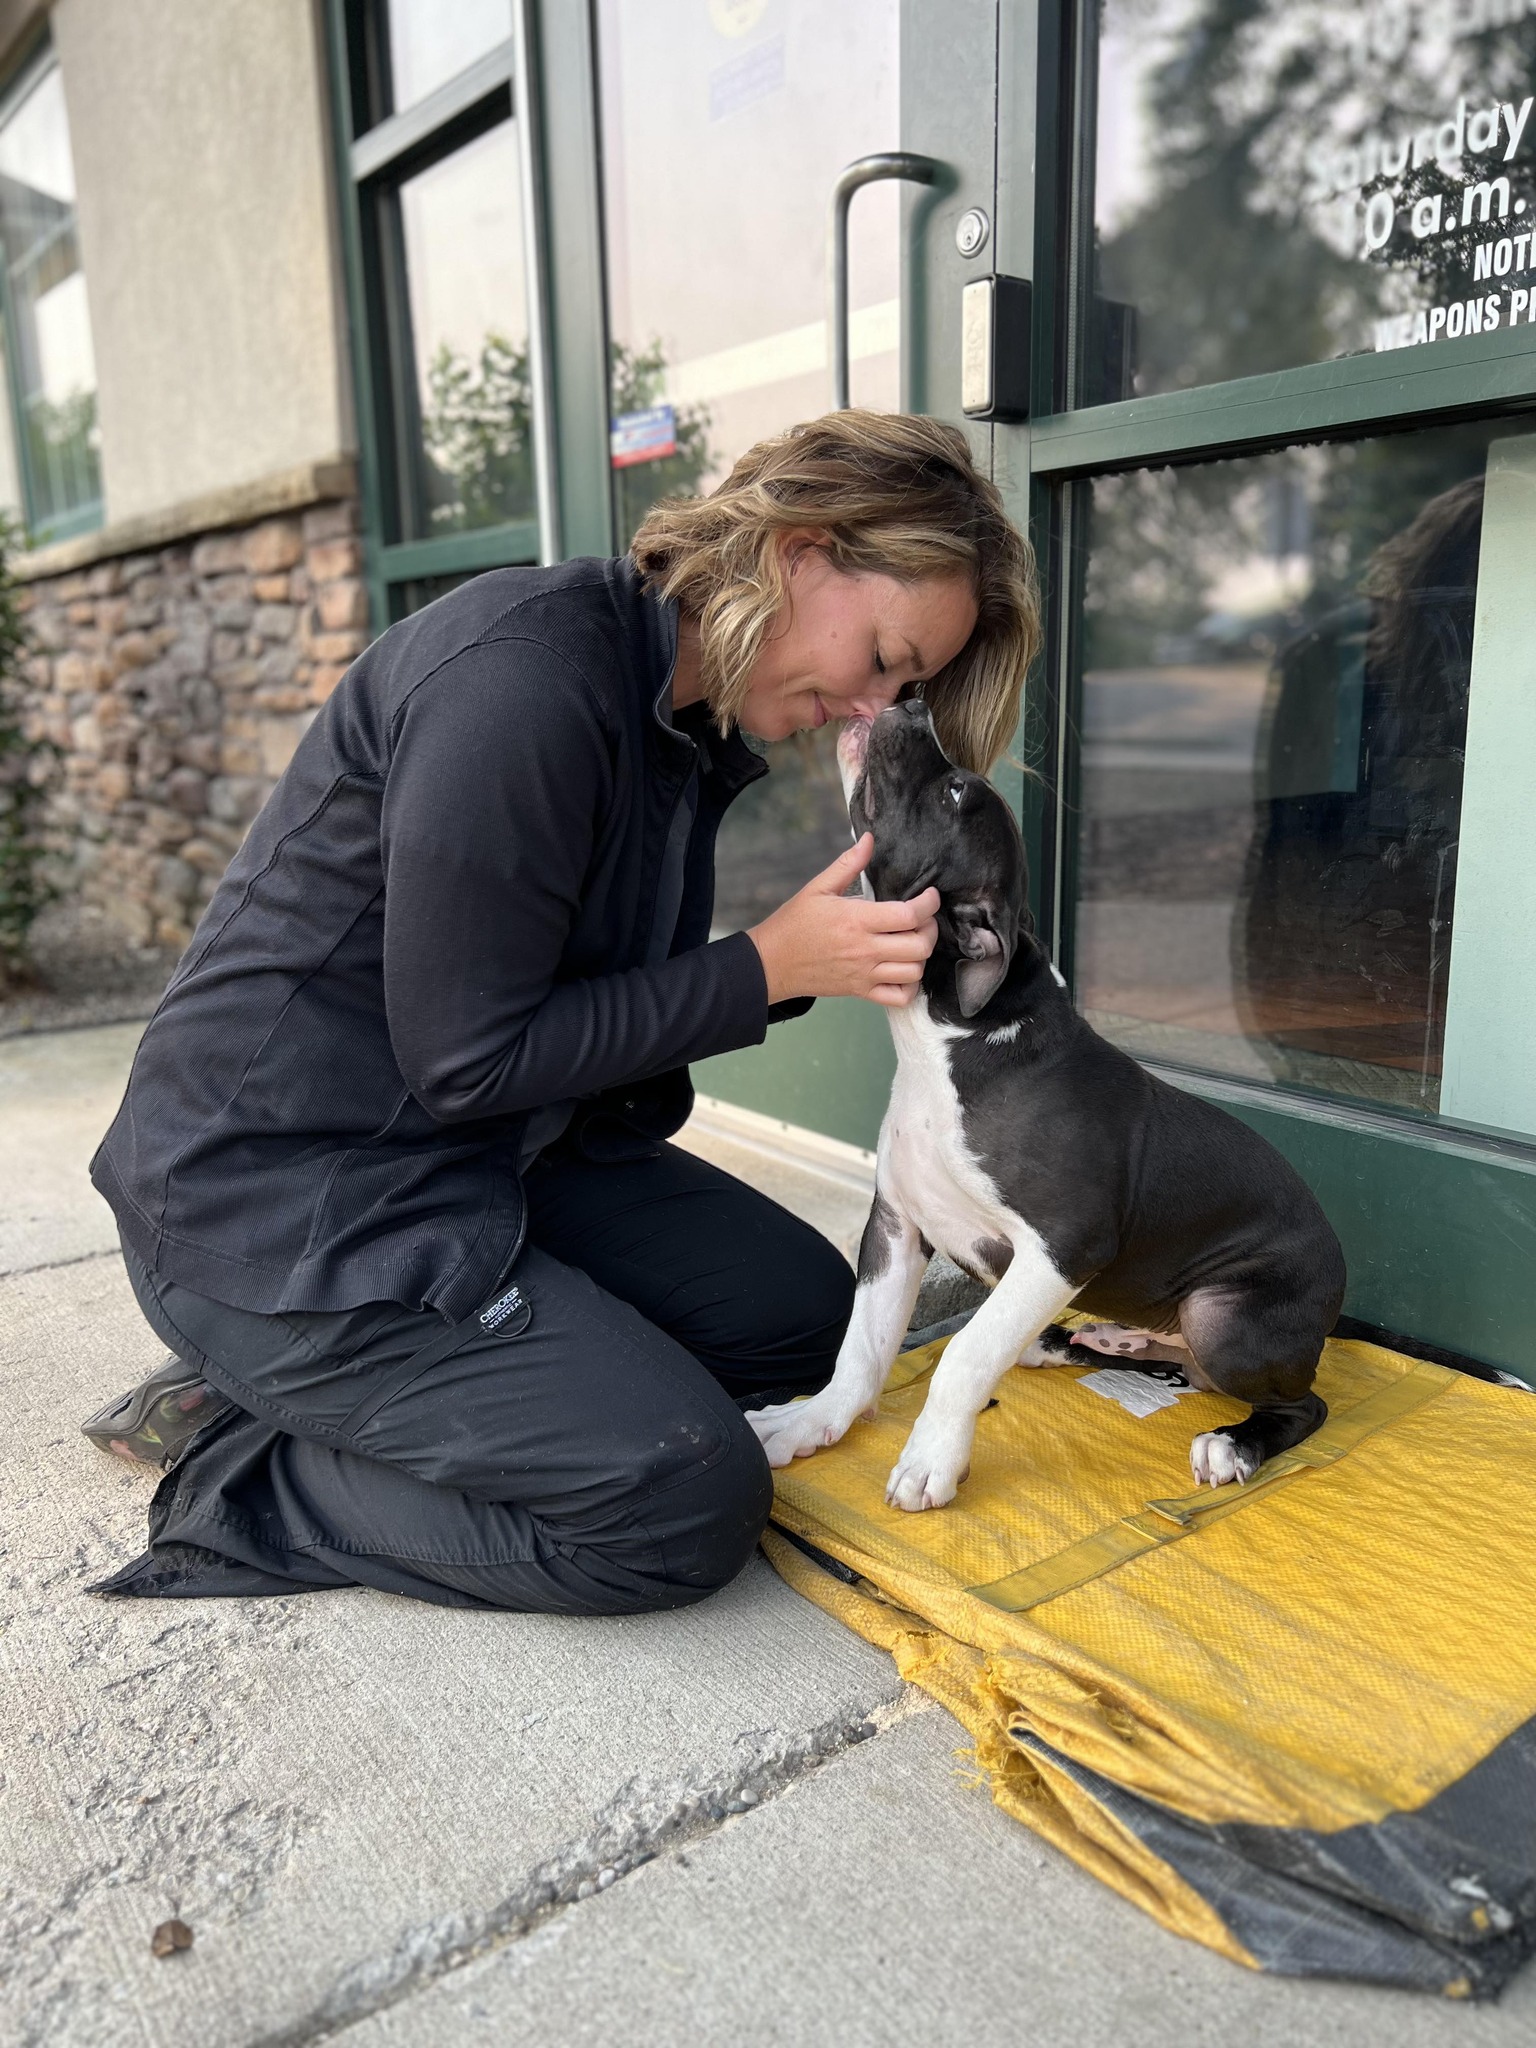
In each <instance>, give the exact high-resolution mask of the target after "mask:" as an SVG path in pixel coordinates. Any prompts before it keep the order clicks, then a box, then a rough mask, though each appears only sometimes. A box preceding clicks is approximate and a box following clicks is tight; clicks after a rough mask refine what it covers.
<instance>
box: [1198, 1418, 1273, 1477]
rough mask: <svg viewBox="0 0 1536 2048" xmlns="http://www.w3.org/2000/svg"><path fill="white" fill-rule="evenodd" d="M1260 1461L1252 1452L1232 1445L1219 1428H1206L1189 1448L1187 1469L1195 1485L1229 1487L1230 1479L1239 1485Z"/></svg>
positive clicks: (1242, 1446)
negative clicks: (1192, 1476)
mask: <svg viewBox="0 0 1536 2048" xmlns="http://www.w3.org/2000/svg"><path fill="white" fill-rule="evenodd" d="M1262 1462H1263V1461H1262V1459H1260V1458H1259V1457H1258V1456H1257V1454H1256V1453H1255V1452H1253V1451H1250V1450H1249V1449H1247V1447H1246V1446H1245V1445H1243V1444H1237V1443H1234V1442H1233V1441H1232V1439H1231V1437H1229V1436H1228V1435H1227V1433H1226V1431H1225V1430H1221V1429H1208V1430H1207V1431H1206V1432H1205V1434H1204V1435H1203V1436H1197V1437H1196V1438H1195V1440H1194V1442H1193V1443H1192V1444H1191V1445H1190V1447H1189V1469H1190V1471H1191V1472H1193V1473H1194V1475H1195V1484H1196V1485H1197V1486H1229V1485H1230V1484H1231V1483H1232V1481H1233V1480H1234V1479H1235V1480H1236V1481H1237V1483H1238V1485H1239V1486H1243V1485H1245V1484H1246V1483H1247V1481H1248V1480H1250V1479H1251V1478H1252V1477H1253V1475H1254V1473H1255V1472H1257V1471H1258V1469H1259V1466H1260V1464H1261V1463H1262Z"/></svg>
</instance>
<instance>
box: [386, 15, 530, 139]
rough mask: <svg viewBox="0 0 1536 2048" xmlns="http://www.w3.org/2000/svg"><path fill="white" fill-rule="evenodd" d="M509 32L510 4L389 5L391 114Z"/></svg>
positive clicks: (443, 81)
mask: <svg viewBox="0 0 1536 2048" xmlns="http://www.w3.org/2000/svg"><path fill="white" fill-rule="evenodd" d="M511 33H512V0H389V82H390V100H391V103H392V105H393V108H394V111H395V112H396V113H397V114H399V113H403V112H404V110H405V109H406V108H407V107H413V106H415V104H416V102H417V101H418V100H424V99H425V98H426V97H427V95H428V93H433V92H436V91H437V88H438V87H439V86H440V85H446V84H447V83H448V80H449V79H450V78H456V77H457V76H458V74H459V73H460V72H461V71H463V70H464V69H465V68H466V66H468V65H470V64H473V63H474V61H475V59H476V58H477V57H483V56H484V55H485V53H486V51H487V50H493V49H495V47H496V45H497V44H498V43H504V42H506V40H507V39H508V37H509V36H510V35H511Z"/></svg>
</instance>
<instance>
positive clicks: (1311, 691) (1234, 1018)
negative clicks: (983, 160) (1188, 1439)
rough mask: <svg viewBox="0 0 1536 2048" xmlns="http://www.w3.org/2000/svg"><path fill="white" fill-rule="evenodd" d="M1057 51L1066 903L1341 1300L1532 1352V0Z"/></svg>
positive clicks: (1054, 810)
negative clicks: (1234, 1123) (1300, 1192)
mask: <svg viewBox="0 0 1536 2048" xmlns="http://www.w3.org/2000/svg"><path fill="white" fill-rule="evenodd" d="M1026 12H1028V10H1027V9H1024V8H1020V9H1017V10H1015V9H1014V8H1013V7H1011V6H1010V5H1007V4H1005V6H1004V9H1003V15H1004V19H1005V20H1006V19H1008V18H1009V17H1010V16H1011V15H1014V14H1015V13H1017V14H1018V15H1023V14H1024V13H1026ZM1043 12H1044V11H1043ZM1034 58H1035V62H1034V75H1035V76H1034V82H1035V86H1036V91H1035V93H1034V95H1033V97H1032V104H1031V105H1030V106H1029V107H1028V108H1024V109H1020V110H1019V111H1018V112H1017V113H1016V114H1015V115H1014V117H1013V118H1014V122H1015V128H1014V132H1013V134H1012V135H1011V136H1010V137H1008V138H1006V139H1005V140H1004V141H1003V143H1002V145H1001V146H1002V148H1003V150H1004V152H1005V154H1009V155H1011V161H1012V162H1013V164H1014V166H1015V169H1014V177H1015V182H1016V183H1018V184H1020V185H1022V184H1023V182H1024V181H1025V179H1026V178H1027V176H1028V170H1027V166H1028V165H1029V164H1032V163H1038V165H1039V173H1038V182H1037V184H1036V188H1035V190H1034V192H1033V194H1032V198H1033V218H1032V235H1033V243H1032V246H1031V249H1030V255H1031V256H1032V258H1033V264H1034V267H1033V270H1032V272H1030V273H1028V274H1030V275H1032V277H1033V280H1034V285H1035V308H1034V331H1033V337H1032V377H1031V413H1032V415H1033V417H1032V419H1031V420H1030V422H1029V423H1027V424H1001V423H998V424H995V425H994V427H993V433H994V435H995V437H996V447H997V451H998V453H997V460H998V462H999V465H1000V466H1001V467H1002V468H1005V469H1008V470H1010V471H1011V472H1012V473H1013V474H1014V475H1015V476H1016V477H1017V476H1020V475H1022V474H1024V473H1026V472H1027V475H1028V477H1029V488H1030V503H1031V509H1032V511H1033V514H1034V519H1035V529H1036V534H1037V538H1038V540H1039V543H1040V545H1041V549H1042V564H1043V568H1044V571H1045V581H1046V589H1047V599H1048V625H1049V654H1048V659H1047V663H1046V666H1045V672H1044V674H1043V675H1042V677H1041V678H1040V681H1039V685H1038V687H1037V689H1036V692H1035V698H1034V711H1033V716H1032V719H1031V722H1030V724H1029V725H1028V727H1027V730H1026V735H1025V738H1026V745H1027V748H1028V750H1029V753H1030V758H1031V760H1032V764H1033V765H1034V766H1035V767H1036V768H1037V769H1038V770H1039V771H1040V775H1041V782H1040V784H1039V785H1038V793H1037V794H1032V798H1031V803H1030V805H1029V808H1028V822H1029V824H1030V828H1031V835H1032V839H1033V851H1034V856H1035V864H1036V867H1037V870H1038V880H1037V890H1038V894H1039V910H1040V915H1041V919H1042V928H1043V929H1045V930H1048V931H1050V932H1051V934H1052V936H1053V940H1054V943H1055V946H1056V949H1057V954H1058V958H1059V960H1060V962H1061V964H1062V965H1063V967H1064V969H1065V971H1066V972H1067V973H1068V975H1069V976H1070V978H1071V981H1072V984H1073V987H1074V991H1075V994H1076V998H1077V1000H1078V1002H1079V1004H1080V1005H1081V1007H1082V1008H1083V1009H1084V1011H1085V1012H1086V1014H1087V1015H1088V1016H1089V1017H1090V1018H1091V1019H1092V1021H1093V1022H1094V1024H1095V1025H1096V1026H1097V1028H1098V1029H1099V1030H1101V1031H1102V1032H1104V1033H1105V1035H1106V1036H1108V1037H1110V1038H1111V1039H1113V1040H1114V1041H1115V1042H1117V1043H1119V1044H1121V1045H1123V1046H1124V1047H1125V1048H1126V1049H1127V1050H1128V1051H1130V1052H1132V1053H1134V1054H1135V1055H1136V1056H1137V1057H1138V1058H1140V1059H1142V1060H1144V1061H1146V1062H1147V1063H1148V1064H1149V1065H1150V1066H1152V1067H1153V1068H1154V1070H1155V1071H1158V1072H1160V1073H1162V1074H1163V1075H1164V1076H1165V1077H1166V1078H1168V1079H1170V1080H1172V1081H1174V1082H1175V1083H1177V1084H1178V1085H1179V1086H1182V1087H1186V1088H1190V1089H1193V1090H1195V1091H1196V1092H1199V1093H1202V1094H1205V1095H1207V1096H1209V1097H1210V1098H1211V1099H1213V1100H1217V1101H1220V1102H1222V1103H1223V1104H1225V1105H1226V1106H1227V1107H1229V1108H1231V1109H1232V1110H1234V1111H1235V1112H1236V1113H1237V1114H1238V1115H1239V1116H1242V1117H1244V1118H1245V1119H1246V1120H1247V1121H1249V1122H1250V1123H1252V1124H1253V1125H1254V1126H1255V1127H1256V1128H1258V1129H1260V1130H1262V1131H1263V1132H1264V1134H1265V1135H1266V1136H1267V1137H1269V1138H1270V1139H1271V1140H1272V1141H1273V1142H1274V1143H1276V1144H1277V1145H1278V1146H1279V1147H1280V1149H1281V1150H1282V1151H1283V1152H1285V1153H1286V1154H1287V1155H1288V1156H1289V1157H1290V1158H1291V1159H1292V1160H1293V1161H1294V1162H1295V1164H1296V1165H1297V1166H1298V1167H1299V1168H1300V1170H1301V1171H1302V1173H1303V1174H1304V1175H1305V1177H1306V1178H1307V1179H1308V1180H1309V1181H1310V1182H1311V1184H1312V1185H1313V1186H1314V1188H1315V1189H1316V1190H1317V1192H1318V1194H1319V1195H1320V1197H1321V1198H1322V1200H1323V1203H1324V1206H1325V1207H1326V1208H1327V1210H1328V1213H1329V1215H1330V1217H1331V1218H1332V1220H1333V1222H1334V1224H1335V1226H1336V1227H1337V1228H1338V1230H1339V1233H1340V1235H1341V1237H1342V1238H1343V1240H1344V1244H1345V1250H1346V1254H1347V1255H1348V1258H1349V1263H1350V1270H1351V1289H1350V1296H1349V1301H1348V1303H1347V1307H1348V1309H1349V1311H1350V1312H1351V1313H1353V1314H1355V1315H1356V1316H1358V1317H1360V1318H1361V1319H1362V1320H1365V1321H1367V1322H1370V1323H1374V1324H1376V1325H1379V1326H1382V1327H1385V1328H1388V1329H1395V1330H1399V1331H1402V1332H1405V1333H1408V1334H1411V1335H1414V1336H1417V1337H1419V1338H1422V1339H1427V1340H1429V1341H1433V1342H1438V1343H1440V1344H1443V1345H1446V1346H1448V1347H1450V1348H1452V1349H1455V1350H1458V1351H1462V1352H1465V1353H1468V1354H1471V1355H1473V1356H1476V1357H1480V1358H1483V1359H1486V1360H1489V1361H1491V1362H1493V1363H1496V1364H1498V1365H1501V1366H1504V1367H1507V1368H1509V1369H1510V1370H1513V1371H1516V1372H1520V1373H1523V1374H1525V1375H1527V1376H1536V1352H1533V1350H1532V1348H1531V1342H1530V1332H1531V1330H1532V1328H1533V1327H1536V1318H1533V1310H1536V1094H1533V1087H1532V1083H1531V1081H1530V1078H1529V1076H1530V1063H1529V1060H1528V1059H1527V1058H1526V1056H1525V1052H1524V1048H1525V1046H1526V1045H1527V1044H1528V1040H1529V1027H1528V1023H1527V1021H1526V1020H1527V1018H1528V1017H1529V1014H1530V1009H1529V1004H1530V997H1531V994H1532V990H1533V984H1536V927H1533V926H1532V923H1531V920H1530V917H1529V914H1528V906H1529V904H1530V903H1531V902H1532V901H1533V900H1536V896H1533V885H1536V871H1533V870H1536V862H1533V860H1532V857H1531V856H1530V854H1529V852H1528V850H1527V841H1528V838H1529V834H1528V831H1527V829H1526V826H1525V824H1524V822H1523V820H1525V819H1527V818H1528V817H1529V815H1530V810H1531V799H1532V796H1533V795H1536V766H1533V763H1536V753H1533V752H1532V751H1531V738H1532V725H1533V718H1536V712H1533V708H1532V707H1533V703H1536V691H1533V689H1532V687H1531V683H1532V671H1531V664H1530V653H1529V650H1530V648H1531V647H1532V646H1533V645H1536V592H1533V588H1532V585H1531V581H1530V575H1529V564H1530V562H1531V561H1532V560H1536V420H1533V419H1532V416H1531V411H1530V408H1531V407H1532V406H1533V404H1536V322H1533V319H1532V312H1533V308H1536V267H1533V262H1536V245H1533V236H1536V127H1533V125H1532V114H1533V109H1536V83H1533V79H1536V16H1532V15H1531V14H1530V13H1529V12H1528V11H1527V10H1526V9H1525V8H1523V7H1483V6H1479V5H1473V4H1471V0H1468V4H1466V5H1459V4H1458V5H1456V6H1445V5H1441V4H1439V0H1391V4H1388V0H1380V4H1375V5H1363V6H1362V5H1345V4H1336V0H1312V4H1306V5H1300V6H1298V5H1296V4H1295V0H1261V4H1257V5H1253V6H1248V7H1245V8H1243V9H1240V10H1234V9H1231V8H1228V7H1225V6H1223V5H1221V4H1219V0H1079V4H1075V5H1073V6H1070V7H1068V8H1065V9H1063V10H1060V17H1059V18H1057V17H1056V16H1055V14H1054V13H1053V14H1052V18H1051V19H1049V20H1047V21H1045V22H1043V23H1042V26H1041V28H1040V30H1039V33H1038V39H1037V41H1036V44H1035V50H1034ZM1006 102H1007V95H1006V93H1004V94H1002V95H1000V100H999V105H1000V109H1001V108H1002V107H1004V106H1005V105H1006Z"/></svg>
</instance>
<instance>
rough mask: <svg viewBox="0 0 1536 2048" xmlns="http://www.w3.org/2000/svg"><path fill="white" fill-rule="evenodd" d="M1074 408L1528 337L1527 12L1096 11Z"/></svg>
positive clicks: (1507, 7) (1408, 6)
mask: <svg viewBox="0 0 1536 2048" xmlns="http://www.w3.org/2000/svg"><path fill="white" fill-rule="evenodd" d="M1098 36H1099V44H1098V48H1099V56H1098V124H1097V135H1098V141H1097V151H1096V162H1095V169H1094V207H1093V214H1094V222H1095V241H1096V282H1095V296H1094V301H1093V306H1092V308H1091V320H1090V327H1089V333H1090V344H1089V348H1088V361H1087V363H1086V366H1085V378H1084V390H1083V399H1084V402H1086V403H1089V404H1095V403H1098V402H1100V401H1102V400H1106V399H1116V398H1123V397H1129V396H1130V395H1132V393H1142V392H1153V391H1168V390H1174V389H1178V388H1180V387H1182V386H1186V385H1196V384H1209V383H1213V382H1216V381H1218V380H1220V379H1223V378H1227V377H1241V376H1248V375H1252V374H1256V373H1259V372H1263V371H1268V370H1276V369H1283V368H1286V367H1288V366H1290V365H1293V364H1297V363H1310V362H1318V361H1323V360H1326V359H1328V358H1331V357H1334V356H1339V355H1350V354H1355V353H1359V352H1361V351H1368V350H1374V349H1394V348H1403V347H1409V346H1413V345H1415V344H1418V343H1431V342H1438V341H1442V340H1446V339H1454V338H1455V337H1456V336H1458V335H1461V334H1465V333H1480V332H1486V331H1488V330H1489V329H1490V328H1506V329H1507V328H1510V327H1515V326H1518V327H1521V328H1522V329H1528V330H1529V339H1530V341H1531V343H1532V345H1533V346H1536V325H1533V324H1532V323H1533V320H1536V241H1533V231H1536V102H1533V95H1536V9H1533V8H1528V7H1526V6H1525V4H1524V0H1375V4H1370V5H1360V4H1355V0H1350V4H1345V0H1253V4H1250V5H1244V6H1241V7H1236V6H1232V5H1230V4H1228V0H1100V4H1099V7H1098Z"/></svg>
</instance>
